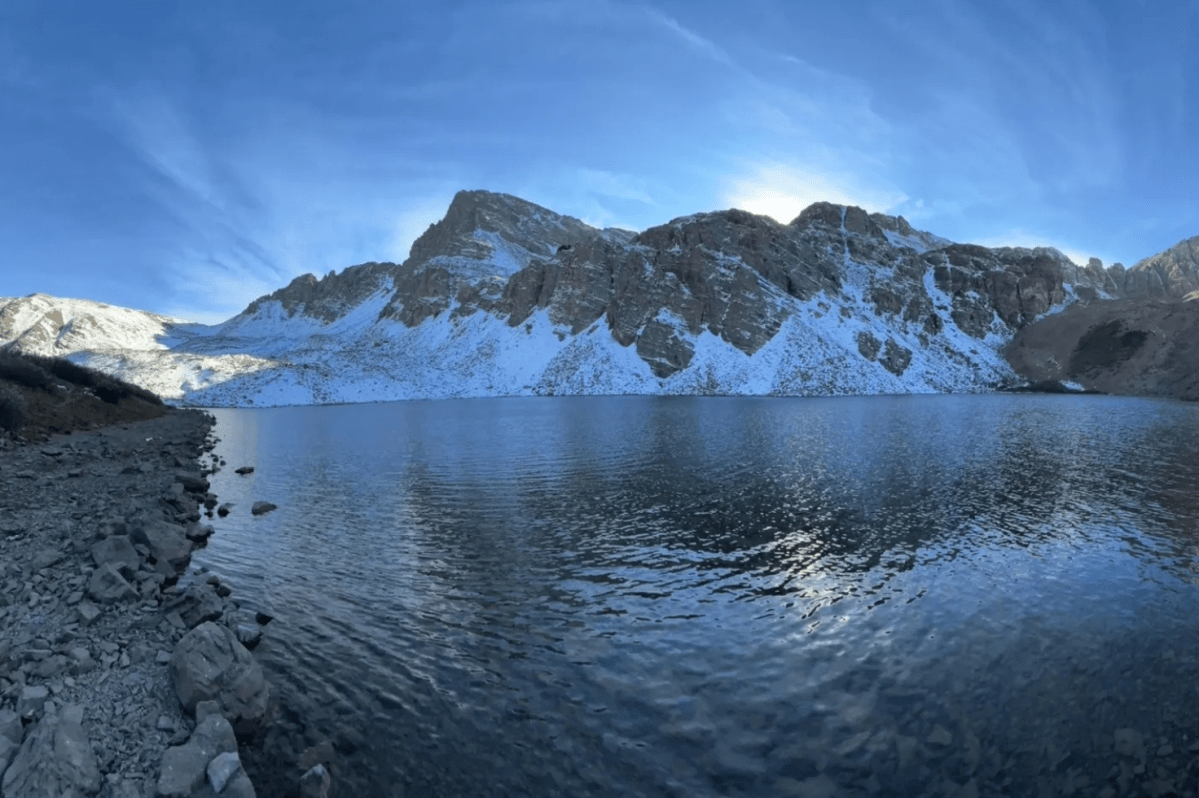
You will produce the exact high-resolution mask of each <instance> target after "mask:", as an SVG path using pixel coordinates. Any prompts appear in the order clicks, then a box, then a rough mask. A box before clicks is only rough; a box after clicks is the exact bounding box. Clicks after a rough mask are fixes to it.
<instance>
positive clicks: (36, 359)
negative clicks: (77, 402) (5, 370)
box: [25, 355, 162, 405]
mask: <svg viewBox="0 0 1199 798" xmlns="http://www.w3.org/2000/svg"><path fill="white" fill-rule="evenodd" d="M25 359H26V360H29V361H31V362H32V363H34V364H35V365H37V366H39V367H41V368H43V369H45V370H46V371H48V372H49V373H50V374H53V375H54V376H55V377H58V378H59V379H60V380H66V381H67V382H73V383H75V384H76V385H81V386H83V387H85V388H91V389H92V391H93V393H95V394H96V396H98V397H99V398H100V399H103V400H104V401H105V402H108V403H109V404H111V405H115V404H117V403H118V402H120V401H121V400H122V399H127V398H129V397H131V396H134V397H137V398H138V399H141V400H142V401H145V402H149V403H150V404H154V405H161V404H162V399H160V398H158V395H157V394H155V393H153V392H151V391H147V390H146V389H145V388H142V387H141V386H139V385H133V384H132V383H128V382H125V381H124V380H119V379H117V378H116V377H112V376H109V375H108V374H105V373H104V372H103V371H100V370H98V369H94V368H90V367H88V366H83V365H80V364H79V363H74V362H72V361H70V360H67V359H66V358H62V357H42V356H36V355H35V356H29V355H26V356H25Z"/></svg>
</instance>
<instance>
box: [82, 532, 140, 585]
mask: <svg viewBox="0 0 1199 798" xmlns="http://www.w3.org/2000/svg"><path fill="white" fill-rule="evenodd" d="M92 560H93V561H94V562H95V563H96V565H97V566H103V565H111V566H113V567H114V568H116V569H117V570H118V571H120V572H121V575H122V576H124V577H125V578H126V579H128V578H130V577H132V576H133V574H134V573H135V572H136V571H137V568H138V566H139V565H141V557H140V556H139V555H138V553H137V550H136V549H134V548H133V541H132V540H131V539H130V538H129V536H128V535H111V536H109V537H107V538H105V539H104V540H101V541H98V542H96V543H93V544H92Z"/></svg>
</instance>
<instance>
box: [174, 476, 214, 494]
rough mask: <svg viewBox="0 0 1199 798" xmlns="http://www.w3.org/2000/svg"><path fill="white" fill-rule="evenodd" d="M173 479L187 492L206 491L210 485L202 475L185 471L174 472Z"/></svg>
mask: <svg viewBox="0 0 1199 798" xmlns="http://www.w3.org/2000/svg"><path fill="white" fill-rule="evenodd" d="M175 481H176V482H178V483H179V484H181V485H183V489H184V490H186V491H187V492H188V493H207V492H208V488H209V487H211V486H210V485H209V484H208V480H206V479H204V477H202V476H199V475H198V474H191V473H188V472H186V471H181V472H180V473H178V474H176V475H175Z"/></svg>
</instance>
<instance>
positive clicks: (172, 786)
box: [158, 713, 237, 798]
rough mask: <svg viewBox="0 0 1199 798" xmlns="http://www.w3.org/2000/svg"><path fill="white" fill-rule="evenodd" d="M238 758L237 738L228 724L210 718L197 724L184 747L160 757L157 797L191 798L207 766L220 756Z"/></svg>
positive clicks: (197, 788)
mask: <svg viewBox="0 0 1199 798" xmlns="http://www.w3.org/2000/svg"><path fill="white" fill-rule="evenodd" d="M227 753H233V754H234V756H236V755H237V738H236V737H234V735H233V727H232V726H231V725H229V721H228V720H226V719H225V718H223V717H222V716H221V715H219V714H215V713H214V714H211V715H208V716H207V717H206V718H204V719H203V720H202V721H200V722H199V723H198V724H196V728H195V731H193V732H192V734H191V737H190V738H189V739H188V741H187V742H186V743H184V744H183V745H178V746H175V747H174V748H168V749H167V750H166V751H165V752H164V753H163V755H162V767H161V769H160V772H159V773H160V775H159V777H158V794H159V796H161V797H162V798H191V796H192V795H193V794H194V793H196V792H197V791H198V790H199V789H200V788H201V787H202V786H204V776H205V774H206V772H207V769H208V765H209V763H211V762H212V761H213V760H214V759H215V758H216V757H218V756H220V755H221V754H227Z"/></svg>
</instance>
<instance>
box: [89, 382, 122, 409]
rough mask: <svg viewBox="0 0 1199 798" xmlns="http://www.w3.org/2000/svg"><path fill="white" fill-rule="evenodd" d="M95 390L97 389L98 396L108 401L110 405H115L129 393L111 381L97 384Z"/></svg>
mask: <svg viewBox="0 0 1199 798" xmlns="http://www.w3.org/2000/svg"><path fill="white" fill-rule="evenodd" d="M93 390H94V391H95V393H96V396H98V397H99V398H101V399H103V400H104V401H105V402H108V403H109V404H110V405H115V404H116V403H117V402H119V401H121V400H122V399H124V398H125V397H126V396H128V395H129V394H127V393H125V392H124V391H122V390H121V389H120V388H119V387H117V386H116V385H113V384H112V383H110V382H108V383H104V384H103V385H97V386H96V387H95V388H94V389H93Z"/></svg>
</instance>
